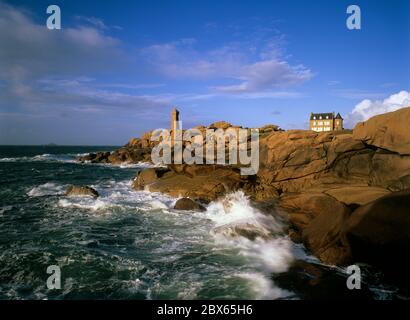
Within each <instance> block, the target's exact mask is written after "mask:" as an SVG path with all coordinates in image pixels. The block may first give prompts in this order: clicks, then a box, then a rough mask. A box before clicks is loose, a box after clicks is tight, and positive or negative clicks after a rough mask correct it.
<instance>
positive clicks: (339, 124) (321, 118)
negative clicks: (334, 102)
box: [309, 112, 343, 132]
mask: <svg viewBox="0 0 410 320" xmlns="http://www.w3.org/2000/svg"><path fill="white" fill-rule="evenodd" d="M309 128H310V130H313V131H316V132H326V131H338V130H343V118H342V116H341V115H340V113H338V114H337V115H336V116H335V113H334V112H332V113H310V126H309Z"/></svg>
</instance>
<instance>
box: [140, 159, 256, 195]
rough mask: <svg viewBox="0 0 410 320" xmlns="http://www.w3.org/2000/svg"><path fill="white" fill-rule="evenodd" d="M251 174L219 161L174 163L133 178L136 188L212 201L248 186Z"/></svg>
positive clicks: (149, 170)
mask: <svg viewBox="0 0 410 320" xmlns="http://www.w3.org/2000/svg"><path fill="white" fill-rule="evenodd" d="M248 184H249V177H247V176H241V174H240V171H239V169H238V168H234V167H230V166H219V165H172V166H168V168H166V169H164V168H150V169H145V170H143V171H141V172H140V173H139V174H138V176H137V178H136V179H135V180H134V184H133V187H134V189H136V190H143V189H144V190H149V191H151V192H162V193H166V194H169V195H171V196H175V197H189V198H192V199H199V200H201V201H203V202H209V201H212V200H215V199H217V198H218V197H220V196H223V195H225V194H227V193H229V192H233V191H236V190H238V189H242V188H246V186H247V185H248Z"/></svg>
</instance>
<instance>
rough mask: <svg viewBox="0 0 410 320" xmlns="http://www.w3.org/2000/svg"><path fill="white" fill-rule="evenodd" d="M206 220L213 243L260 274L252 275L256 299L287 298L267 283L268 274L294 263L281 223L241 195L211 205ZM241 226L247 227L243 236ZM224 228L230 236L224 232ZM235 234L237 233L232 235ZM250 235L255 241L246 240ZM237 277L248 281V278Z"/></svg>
mask: <svg viewBox="0 0 410 320" xmlns="http://www.w3.org/2000/svg"><path fill="white" fill-rule="evenodd" d="M205 216H206V217H207V218H208V219H210V220H212V221H213V222H214V224H215V227H214V228H213V229H212V230H211V234H212V235H213V236H214V238H215V241H216V243H217V244H219V245H221V246H225V247H229V248H232V249H236V250H239V255H241V256H243V257H245V258H246V259H247V261H248V263H249V264H250V265H252V266H253V268H254V269H255V270H259V271H260V272H258V273H256V274H252V277H253V278H254V279H257V281H256V282H255V283H254V284H253V285H254V286H257V287H258V289H257V290H256V291H257V292H258V296H257V298H278V297H284V296H285V295H288V294H289V293H288V292H285V291H283V290H281V289H279V288H277V287H276V286H275V285H274V283H273V281H272V280H271V279H270V275H271V273H281V272H285V271H287V270H288V269H289V267H290V265H291V264H292V262H293V261H294V259H295V255H294V247H293V243H292V241H291V240H290V239H289V238H288V237H287V236H286V235H285V233H284V231H283V225H282V223H281V222H280V221H278V220H277V219H275V218H274V217H273V216H266V215H264V214H262V213H261V212H260V211H259V210H258V209H256V208H254V207H252V205H251V203H250V200H249V198H248V197H246V196H245V194H244V193H243V192H242V191H237V192H234V193H231V194H228V195H227V196H225V197H224V198H223V199H221V200H217V201H215V202H212V203H210V204H209V206H208V208H207V211H206V212H205ZM243 226H245V227H246V228H245V234H242V233H241V231H240V230H243V229H241V228H243ZM235 227H237V228H235ZM225 228H229V230H230V232H228V233H227V232H224V230H225ZM232 230H233V232H231V231H232ZM236 230H239V231H237V232H236V233H235V231H236ZM250 232H252V235H253V236H254V237H251V238H249V237H247V235H249V233H250ZM239 276H240V277H242V278H249V277H251V276H250V275H249V274H241V275H239Z"/></svg>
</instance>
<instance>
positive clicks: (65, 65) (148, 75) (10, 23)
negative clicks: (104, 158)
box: [0, 0, 410, 145]
mask: <svg viewBox="0 0 410 320" xmlns="http://www.w3.org/2000/svg"><path fill="white" fill-rule="evenodd" d="M49 4H50V2H49V1H42V0H37V1H19V0H14V1H12V2H11V1H4V0H0V43H1V45H0V144H43V143H49V142H54V143H58V144H76V145H79V144H81V145H87V144H88V145H90V144H99V145H104V144H106V145H112V144H114V145H121V144H124V143H125V142H126V141H127V140H129V138H131V137H134V136H139V135H141V134H142V133H143V132H145V131H148V130H150V129H155V128H159V127H168V126H169V123H168V122H169V116H170V111H171V109H172V107H173V106H177V107H178V109H179V110H180V111H181V117H182V121H183V126H184V127H185V128H188V127H192V126H195V125H199V124H204V125H207V124H210V123H212V122H214V121H218V120H226V121H229V122H231V123H233V124H238V125H243V126H247V127H257V126H261V125H264V124H267V123H274V124H278V125H280V126H281V127H282V128H285V129H296V128H298V129H306V128H307V120H308V117H309V113H310V112H329V111H335V112H340V113H341V114H342V116H343V117H345V118H346V126H348V127H349V126H350V127H351V126H353V125H354V123H355V122H356V121H360V120H365V119H366V118H368V117H369V116H371V115H374V114H377V113H380V112H385V111H390V110H394V109H397V108H399V107H403V106H405V105H410V93H409V91H410V65H409V64H410V63H409V58H408V57H409V56H410V41H409V40H410V39H409V38H410V24H409V19H408V17H406V15H407V16H408V13H409V12H410V10H409V9H410V1H401V0H393V1H387V0H386V1H385V0H377V1H375V0H373V1H354V2H352V1H343V0H337V1H336V0H335V1H296V0H289V1H274V0H270V1H260V0H259V1H243V0H242V1H226V0H225V1H205V0H197V1H193V0H191V1H179V0H172V1H167V0H162V1H153V0H150V1H91V0H88V1H87V0H86V1H53V4H57V5H59V6H60V8H61V14H62V29H61V30H48V29H47V28H46V19H47V14H46V8H47V6H48V5H49ZM350 4H357V5H359V6H360V8H361V15H362V29H361V30H348V29H347V28H346V19H347V17H348V15H347V14H346V8H347V7H348V5H350Z"/></svg>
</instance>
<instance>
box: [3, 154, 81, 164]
mask: <svg viewBox="0 0 410 320" xmlns="http://www.w3.org/2000/svg"><path fill="white" fill-rule="evenodd" d="M78 156H79V154H49V153H43V154H38V155H35V156H32V157H27V156H24V157H14V158H0V162H41V161H44V162H68V163H73V162H76V158H77V157H78Z"/></svg>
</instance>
